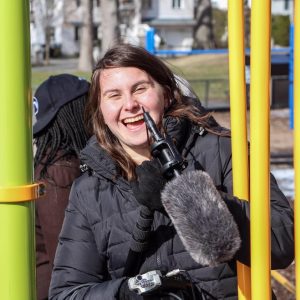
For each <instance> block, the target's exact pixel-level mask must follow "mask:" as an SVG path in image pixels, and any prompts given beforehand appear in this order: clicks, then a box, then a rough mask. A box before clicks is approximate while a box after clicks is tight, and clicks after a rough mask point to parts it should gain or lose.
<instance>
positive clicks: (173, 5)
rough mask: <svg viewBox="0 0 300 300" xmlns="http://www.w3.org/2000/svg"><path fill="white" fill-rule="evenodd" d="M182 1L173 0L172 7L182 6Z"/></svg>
mask: <svg viewBox="0 0 300 300" xmlns="http://www.w3.org/2000/svg"><path fill="white" fill-rule="evenodd" d="M182 2H183V1H181V0H172V8H182V6H183V5H182V4H183V3H182Z"/></svg>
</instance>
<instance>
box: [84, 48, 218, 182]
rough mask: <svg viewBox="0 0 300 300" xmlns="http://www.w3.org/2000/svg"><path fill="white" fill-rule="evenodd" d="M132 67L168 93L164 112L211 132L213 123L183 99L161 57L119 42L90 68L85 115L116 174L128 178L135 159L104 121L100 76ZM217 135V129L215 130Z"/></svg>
mask: <svg viewBox="0 0 300 300" xmlns="http://www.w3.org/2000/svg"><path fill="white" fill-rule="evenodd" d="M119 67H135V68H138V69H141V70H143V71H145V72H146V73H148V74H149V75H150V76H151V77H152V78H153V79H154V80H155V81H156V82H157V83H159V84H160V85H161V86H162V87H163V89H164V90H165V92H166V94H167V95H168V96H169V99H170V102H171V105H170V107H169V108H168V109H167V111H166V112H165V114H166V115H170V116H174V117H186V118H188V119H190V120H191V121H192V122H195V123H198V124H200V125H202V126H203V127H205V128H206V129H207V130H208V131H213V132H215V131H214V130H213V129H212V128H213V127H217V125H218V124H217V123H216V122H215V121H214V122H212V120H213V119H212V118H211V117H210V115H209V114H207V112H206V111H205V110H204V109H203V110H199V108H197V107H196V106H194V105H191V103H188V102H187V101H185V100H184V97H183V96H182V94H181V91H180V89H179V87H178V85H177V83H176V80H175V77H174V74H173V73H172V72H171V70H170V69H169V68H168V67H167V66H166V65H165V64H164V63H163V61H162V60H160V59H159V58H157V57H156V56H154V55H152V54H150V53H149V52H148V51H146V50H145V49H144V48H142V47H138V46H133V45H130V44H119V45H116V46H114V47H113V48H112V49H110V50H108V51H107V52H106V54H105V55H104V57H103V58H102V59H100V60H99V62H98V63H97V65H96V67H95V69H94V70H93V74H92V79H91V90H90V99H89V102H88V104H87V110H86V118H87V120H88V127H89V128H90V130H92V131H93V132H94V134H95V135H96V137H97V140H98V142H99V144H100V145H101V147H102V148H104V149H105V150H106V151H107V152H108V153H109V154H110V155H111V157H112V158H113V159H114V161H115V162H116V163H117V165H118V167H119V168H120V173H121V175H122V176H123V177H125V178H126V179H128V180H131V179H134V178H135V167H136V164H135V162H134V161H133V160H132V159H131V157H130V156H129V155H128V154H127V153H126V152H125V151H124V149H123V148H122V146H121V144H120V142H119V140H118V139H117V138H116V137H115V136H114V135H113V133H112V132H111V131H110V129H109V128H108V126H107V125H106V124H105V122H104V118H103V115H102V111H101V110H100V101H101V99H100V96H99V95H100V75H101V71H102V70H105V69H109V68H119ZM215 133H217V134H220V133H218V130H217V131H216V132H215Z"/></svg>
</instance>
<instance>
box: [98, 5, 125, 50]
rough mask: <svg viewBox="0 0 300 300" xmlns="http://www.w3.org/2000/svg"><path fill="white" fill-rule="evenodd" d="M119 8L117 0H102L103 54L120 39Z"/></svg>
mask: <svg viewBox="0 0 300 300" xmlns="http://www.w3.org/2000/svg"><path fill="white" fill-rule="evenodd" d="M118 8H119V5H118V1H117V0H101V32H102V43H101V52H102V55H104V54H105V52H106V51H107V50H108V49H109V48H110V47H112V46H113V45H114V44H116V43H118V42H119V40H120V32H119V11H118V10H119V9H118Z"/></svg>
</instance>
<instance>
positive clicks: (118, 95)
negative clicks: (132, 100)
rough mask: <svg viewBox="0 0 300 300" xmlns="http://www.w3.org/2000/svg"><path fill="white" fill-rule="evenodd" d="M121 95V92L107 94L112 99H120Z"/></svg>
mask: <svg viewBox="0 0 300 300" xmlns="http://www.w3.org/2000/svg"><path fill="white" fill-rule="evenodd" d="M119 97H120V94H118V93H114V94H109V95H107V99H111V100H114V99H118V98H119Z"/></svg>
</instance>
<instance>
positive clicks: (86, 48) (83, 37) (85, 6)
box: [78, 0, 94, 72]
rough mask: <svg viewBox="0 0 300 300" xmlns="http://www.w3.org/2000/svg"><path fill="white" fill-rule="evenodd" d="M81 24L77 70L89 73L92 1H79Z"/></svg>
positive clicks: (91, 52)
mask: <svg viewBox="0 0 300 300" xmlns="http://www.w3.org/2000/svg"><path fill="white" fill-rule="evenodd" d="M81 1H82V2H81V5H82V12H83V22H82V27H81V31H80V50H79V51H80V52H79V60H78V69H79V70H80V71H84V72H90V71H92V69H93V65H94V61H93V0H81Z"/></svg>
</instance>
